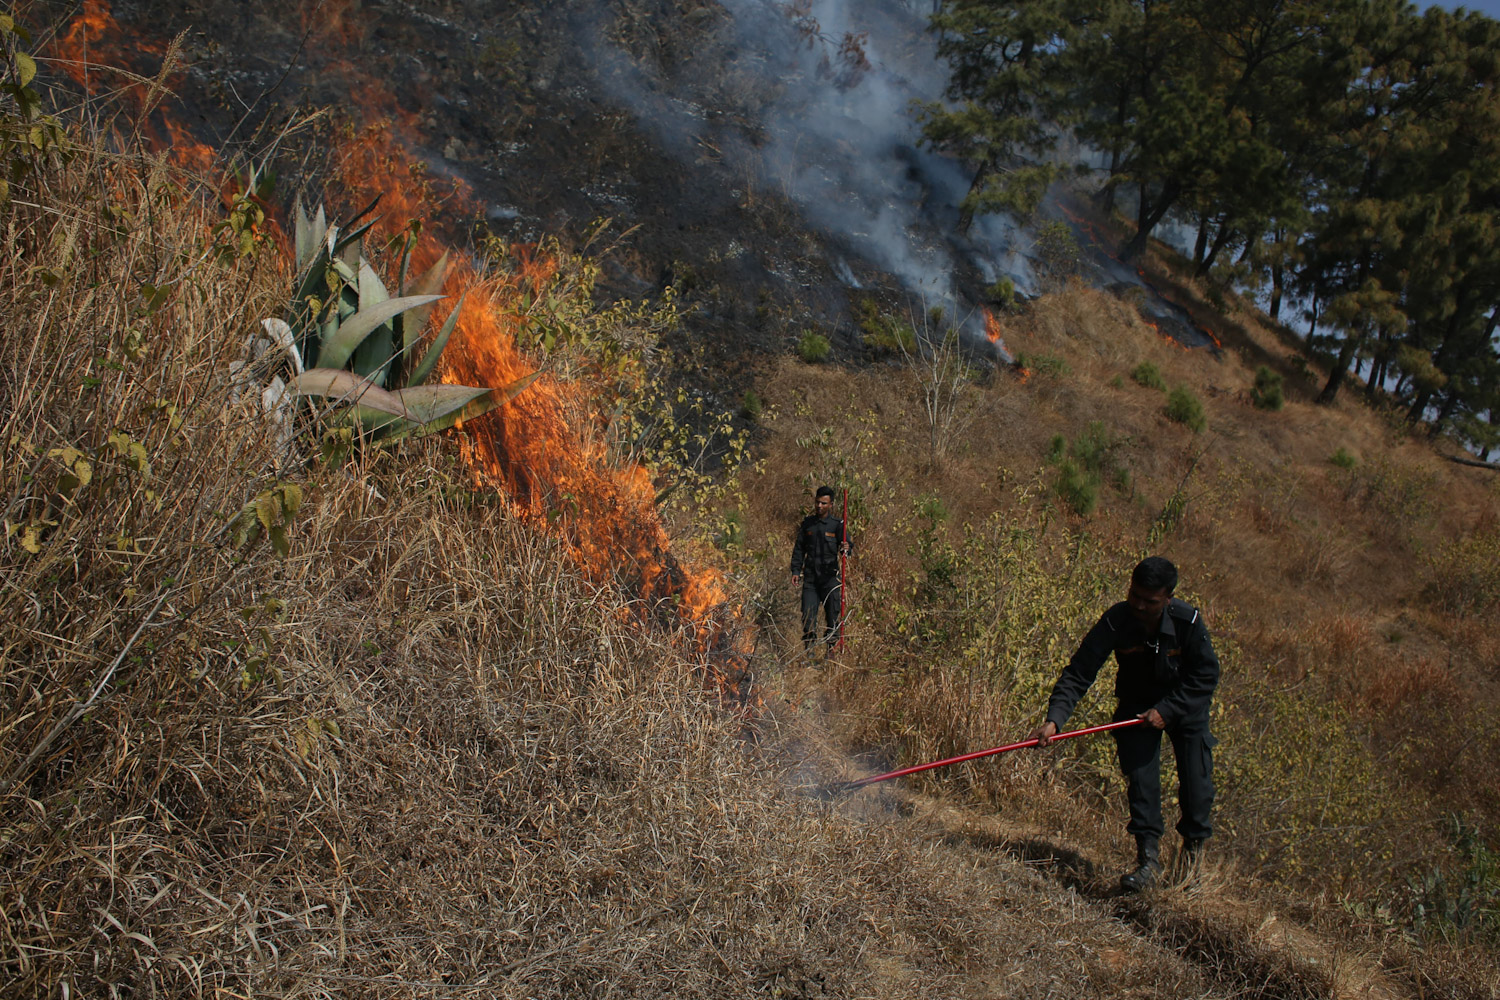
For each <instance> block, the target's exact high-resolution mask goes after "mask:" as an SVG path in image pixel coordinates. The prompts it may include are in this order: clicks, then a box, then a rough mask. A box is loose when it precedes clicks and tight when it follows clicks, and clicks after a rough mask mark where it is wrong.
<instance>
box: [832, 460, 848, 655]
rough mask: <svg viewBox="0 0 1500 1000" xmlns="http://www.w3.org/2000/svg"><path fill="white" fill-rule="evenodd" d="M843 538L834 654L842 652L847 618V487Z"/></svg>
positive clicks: (840, 552)
mask: <svg viewBox="0 0 1500 1000" xmlns="http://www.w3.org/2000/svg"><path fill="white" fill-rule="evenodd" d="M843 528H844V537H843V538H842V539H840V540H839V542H840V544H839V638H838V641H837V642H835V643H834V644H833V651H834V652H835V653H842V652H843V651H844V624H845V622H847V621H848V618H849V557H848V556H847V555H845V553H844V550H845V549H847V548H848V547H849V487H847V486H845V487H844V521H843Z"/></svg>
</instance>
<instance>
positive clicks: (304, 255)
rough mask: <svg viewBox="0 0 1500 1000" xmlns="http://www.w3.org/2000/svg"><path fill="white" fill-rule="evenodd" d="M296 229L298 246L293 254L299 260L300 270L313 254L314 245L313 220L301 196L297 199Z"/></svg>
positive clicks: (294, 258) (295, 243)
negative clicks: (308, 215)
mask: <svg viewBox="0 0 1500 1000" xmlns="http://www.w3.org/2000/svg"><path fill="white" fill-rule="evenodd" d="M295 231H296V239H295V241H294V246H295V247H296V252H295V254H294V255H293V260H295V261H296V262H297V270H299V271H300V270H302V268H303V267H304V266H305V265H306V264H307V259H308V257H309V256H311V248H312V246H313V240H312V220H311V219H309V218H308V217H307V209H305V208H303V207H302V199H301V198H298V199H297V215H296V230H295Z"/></svg>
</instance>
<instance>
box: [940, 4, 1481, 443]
mask: <svg viewBox="0 0 1500 1000" xmlns="http://www.w3.org/2000/svg"><path fill="white" fill-rule="evenodd" d="M932 28H933V30H934V31H935V32H936V33H937V34H938V36H939V53H940V55H941V57H942V58H943V59H944V60H945V61H946V62H947V63H948V65H949V66H950V68H951V70H952V76H951V80H950V87H949V92H948V98H949V101H948V102H947V103H945V104H933V105H928V106H926V107H924V108H923V109H922V117H923V124H924V133H925V137H926V141H927V142H928V143H929V144H931V145H932V146H933V147H934V148H938V149H942V150H946V151H949V152H951V153H953V154H955V155H957V156H958V157H960V158H962V159H963V160H965V161H966V162H968V163H969V164H970V165H971V166H972V168H973V170H974V180H973V184H972V186H971V189H970V191H969V194H968V197H967V198H966V199H965V201H964V204H963V206H962V211H963V218H962V219H961V222H962V224H963V225H965V226H967V224H968V222H969V221H970V220H971V219H972V218H973V216H974V215H976V214H982V213H985V212H996V211H1008V212H1012V213H1015V214H1021V215H1025V214H1029V213H1030V212H1032V211H1034V210H1035V208H1036V207H1037V205H1038V204H1039V203H1040V201H1041V199H1042V197H1043V195H1044V194H1045V192H1046V189H1047V187H1048V186H1049V185H1050V184H1051V183H1052V181H1053V180H1054V179H1056V178H1057V177H1058V176H1059V175H1060V174H1061V173H1062V172H1064V171H1066V170H1068V169H1069V168H1073V169H1076V170H1077V171H1078V172H1079V173H1080V174H1081V175H1082V176H1084V177H1086V178H1087V179H1088V183H1089V184H1090V185H1091V187H1092V190H1093V193H1094V196H1095V197H1096V199H1097V200H1098V202H1099V203H1100V205H1101V206H1102V207H1104V208H1106V209H1110V210H1113V209H1115V208H1117V207H1121V206H1123V205H1125V204H1128V205H1129V207H1130V208H1131V209H1132V211H1133V214H1134V222H1135V233H1134V235H1133V237H1132V238H1131V239H1130V240H1129V241H1128V242H1127V244H1126V246H1125V247H1124V248H1123V250H1122V254H1123V255H1125V256H1126V257H1130V256H1134V255H1137V254H1139V253H1141V252H1142V251H1143V250H1144V249H1145V247H1146V245H1147V242H1148V240H1149V239H1150V237H1151V234H1152V232H1153V231H1154V230H1155V229H1156V227H1157V226H1158V225H1159V224H1160V223H1161V221H1162V220H1163V219H1165V218H1167V217H1168V215H1169V214H1172V215H1175V216H1176V217H1179V218H1185V219H1190V220H1192V221H1194V222H1196V224H1197V240H1196V243H1195V246H1194V248H1193V258H1194V263H1195V265H1196V266H1197V269H1198V272H1199V273H1200V274H1206V273H1209V272H1210V271H1211V270H1213V269H1216V268H1217V269H1230V270H1231V273H1232V275H1233V277H1234V278H1235V279H1236V280H1238V281H1240V282H1243V283H1248V284H1250V285H1254V286H1265V287H1268V289H1269V300H1270V311H1271V315H1272V318H1273V319H1277V318H1279V316H1280V311H1281V308H1282V305H1283V303H1284V302H1285V301H1286V300H1287V298H1288V297H1296V298H1298V299H1300V300H1301V301H1303V302H1305V303H1307V305H1308V311H1307V319H1308V320H1309V321H1310V322H1311V328H1310V332H1309V340H1310V346H1312V347H1314V348H1315V349H1317V350H1320V351H1322V352H1325V353H1326V355H1327V357H1328V359H1329V363H1330V366H1331V375H1330V377H1329V379H1328V381H1327V383H1326V384H1325V386H1324V388H1323V391H1322V393H1321V395H1320V397H1319V398H1320V400H1322V401H1325V402H1329V401H1332V400H1333V399H1334V398H1336V396H1337V393H1338V392H1339V390H1340V388H1341V387H1342V386H1343V384H1344V383H1345V382H1346V381H1347V379H1348V376H1349V373H1350V371H1351V369H1354V368H1355V367H1356V366H1358V367H1359V368H1360V369H1363V370H1366V371H1367V379H1366V383H1367V387H1368V391H1369V392H1371V393H1372V394H1373V393H1375V392H1377V391H1379V389H1380V388H1382V387H1388V388H1391V389H1392V390H1393V391H1394V392H1395V394H1396V395H1397V397H1398V398H1399V399H1400V401H1401V403H1402V405H1404V406H1406V407H1407V411H1408V414H1409V416H1410V418H1411V419H1412V420H1413V421H1421V420H1431V421H1432V424H1433V428H1434V432H1436V431H1437V430H1439V429H1442V428H1450V429H1453V430H1455V431H1456V432H1457V433H1458V434H1460V435H1461V436H1462V437H1464V438H1466V439H1467V440H1468V441H1469V442H1470V443H1472V444H1474V445H1475V446H1477V447H1478V448H1480V449H1481V450H1487V449H1489V448H1492V447H1495V446H1497V444H1500V441H1497V432H1496V417H1495V411H1496V409H1497V408H1500V359H1497V356H1496V350H1495V340H1494V338H1495V333H1496V327H1497V323H1500V99H1497V97H1496V81H1497V76H1500V23H1497V22H1495V21H1493V20H1491V19H1489V18H1487V17H1484V16H1483V15H1480V14H1475V13H1471V12H1464V11H1460V12H1457V13H1454V12H1450V11H1446V10H1443V9H1441V8H1437V7H1433V8H1430V9H1428V10H1426V11H1423V12H1418V11H1417V9H1416V8H1415V7H1414V6H1412V5H1411V4H1410V3H1407V2H1405V0H946V2H943V3H941V4H940V5H939V7H938V9H937V11H936V13H935V14H934V15H933V18H932ZM1068 135H1071V137H1072V138H1073V139H1074V140H1076V143H1075V145H1076V148H1078V149H1079V150H1081V151H1082V152H1081V153H1080V154H1079V155H1078V156H1077V157H1076V159H1078V160H1080V161H1081V162H1078V163H1074V164H1069V163H1067V162H1064V159H1063V158H1062V157H1060V156H1059V155H1057V149H1058V148H1059V146H1060V143H1059V139H1061V138H1062V137H1064V136H1068ZM1366 366H1368V367H1367V369H1366Z"/></svg>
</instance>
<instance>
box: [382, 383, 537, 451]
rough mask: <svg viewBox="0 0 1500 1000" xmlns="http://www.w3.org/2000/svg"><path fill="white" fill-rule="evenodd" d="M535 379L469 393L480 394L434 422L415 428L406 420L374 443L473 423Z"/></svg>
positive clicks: (414, 423) (384, 442)
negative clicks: (399, 426)
mask: <svg viewBox="0 0 1500 1000" xmlns="http://www.w3.org/2000/svg"><path fill="white" fill-rule="evenodd" d="M539 375H541V372H539V371H537V372H532V373H531V374H530V375H527V376H525V377H524V378H518V379H516V380H515V381H514V382H512V383H510V384H509V385H507V386H505V387H504V388H501V389H489V390H476V389H469V390H468V391H470V392H480V393H481V394H480V395H478V396H476V397H474V398H473V399H471V400H470V401H469V402H468V403H465V404H464V405H463V406H461V407H459V408H458V409H457V410H453V411H451V412H449V413H447V414H444V415H443V416H441V417H437V418H436V419H434V420H429V421H428V422H426V423H422V424H419V423H417V422H416V421H414V420H409V421H407V422H405V424H403V426H402V427H401V429H400V430H397V431H395V432H394V433H391V434H386V435H385V436H383V437H382V438H380V440H379V441H378V442H376V443H377V444H381V445H386V444H390V443H392V442H395V441H400V440H402V439H403V438H408V437H425V436H427V435H428V434H435V433H437V432H438V431H445V430H447V429H448V428H450V427H452V426H453V425H455V424H457V423H459V422H460V421H463V420H474V419H475V418H477V417H482V416H484V415H485V414H486V413H488V412H490V411H491V410H494V409H498V408H499V407H501V406H504V405H505V404H506V403H509V402H510V401H511V400H513V399H515V398H516V397H517V396H519V395H520V394H521V393H522V391H523V390H525V388H526V387H527V386H529V385H530V384H531V383H533V382H535V381H536V380H537V377H538V376H539ZM422 388H424V389H426V388H433V389H436V388H442V387H440V386H423V387H422ZM448 388H455V389H458V388H466V387H464V386H449V387H448ZM411 391H414V390H410V389H408V390H403V392H411Z"/></svg>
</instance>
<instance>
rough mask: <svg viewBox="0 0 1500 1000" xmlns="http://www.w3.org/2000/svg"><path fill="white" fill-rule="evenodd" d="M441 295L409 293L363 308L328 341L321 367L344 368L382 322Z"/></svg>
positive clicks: (322, 355) (324, 347) (320, 358)
mask: <svg viewBox="0 0 1500 1000" xmlns="http://www.w3.org/2000/svg"><path fill="white" fill-rule="evenodd" d="M440 298H442V296H441V295H408V296H403V297H401V298H398V299H386V300H385V301H384V302H382V303H380V304H379V305H376V306H371V307H370V308H369V309H361V310H360V311H359V312H358V313H356V314H354V315H353V316H350V317H349V318H348V319H346V320H344V321H343V322H341V323H340V324H339V326H338V330H337V332H335V333H334V334H333V336H331V337H329V338H328V339H327V340H325V341H324V343H323V350H322V352H321V353H320V354H319V356H318V366H319V367H320V368H342V367H343V366H344V363H345V362H347V361H348V360H349V358H350V356H351V355H352V354H353V353H354V351H355V349H356V348H357V347H359V345H360V344H362V343H363V342H364V339H365V338H366V337H368V336H369V335H370V334H371V333H372V332H374V330H375V329H376V328H378V327H379V326H380V325H381V324H383V323H386V322H388V321H389V320H390V319H391V318H392V317H394V316H399V315H400V314H401V313H404V312H406V311H407V310H408V309H415V308H416V307H418V306H422V305H426V304H427V303H429V302H436V301H437V300H438V299H440Z"/></svg>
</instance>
